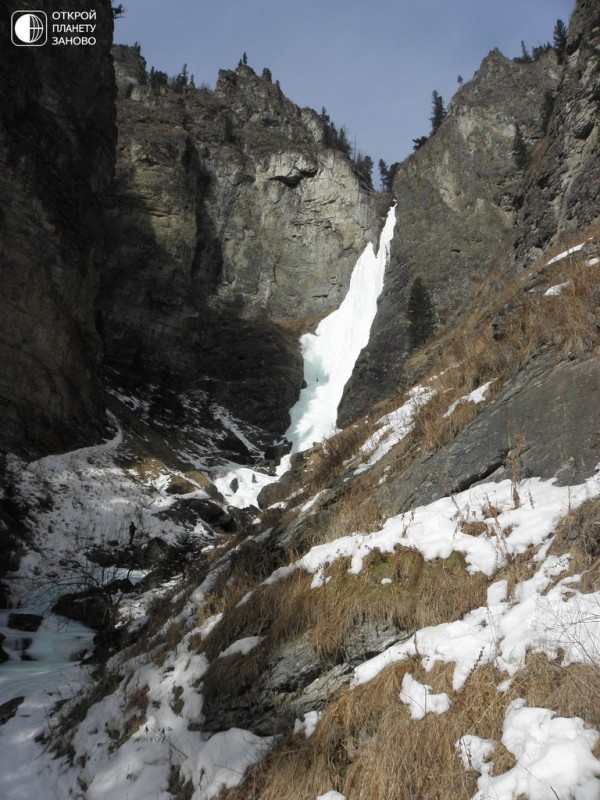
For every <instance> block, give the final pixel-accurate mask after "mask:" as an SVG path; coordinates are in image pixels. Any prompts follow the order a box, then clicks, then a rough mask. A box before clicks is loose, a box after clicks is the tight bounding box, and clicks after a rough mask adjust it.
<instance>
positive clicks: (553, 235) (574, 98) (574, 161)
mask: <svg viewBox="0 0 600 800" xmlns="http://www.w3.org/2000/svg"><path fill="white" fill-rule="evenodd" d="M599 53H600V8H599V7H598V3H597V2H595V0H580V2H578V3H577V6H576V8H575V11H574V13H573V17H572V19H571V22H570V25H569V37H568V43H567V53H566V61H565V65H564V73H563V77H562V80H561V83H560V86H559V87H558V91H557V93H556V96H555V101H554V111H553V114H552V116H551V118H550V120H549V124H548V132H547V136H546V137H545V138H544V139H543V140H542V141H541V142H540V144H539V146H538V148H536V150H535V151H534V152H533V154H532V159H531V165H530V168H529V169H528V171H527V174H526V184H525V187H524V191H523V196H522V197H521V198H520V205H521V208H520V209H519V215H518V223H517V224H518V228H517V230H518V235H517V239H516V246H515V254H514V256H515V263H516V264H517V266H519V267H521V266H525V265H527V264H529V263H531V262H533V261H535V260H536V259H537V258H539V257H540V256H541V255H542V251H543V249H547V248H548V247H549V246H550V245H552V244H553V243H554V242H557V241H559V240H562V241H564V240H566V239H568V237H569V236H570V235H572V234H574V233H576V232H577V231H580V230H582V229H583V228H585V227H586V226H587V225H589V224H590V223H591V222H593V221H594V220H595V219H596V218H597V217H598V214H599V213H600V124H599V113H598V110H599V103H600V93H599V92H600V90H599V88H598V87H599V86H600V55H599Z"/></svg>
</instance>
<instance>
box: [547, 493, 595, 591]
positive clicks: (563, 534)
mask: <svg viewBox="0 0 600 800" xmlns="http://www.w3.org/2000/svg"><path fill="white" fill-rule="evenodd" d="M549 552H550V553H551V554H552V555H562V554H563V553H567V552H568V553H570V554H571V561H570V563H569V574H571V575H575V574H578V575H581V576H582V577H581V580H580V583H579V587H578V588H579V589H580V590H581V591H582V592H585V593H588V592H597V591H598V590H600V498H593V499H591V500H586V501H585V502H584V503H582V504H581V505H580V506H579V507H578V508H576V509H574V510H573V511H571V512H570V513H569V514H567V515H566V516H565V517H563V519H562V520H561V521H560V523H559V525H558V527H557V529H556V532H555V534H554V539H553V542H552V546H551V548H550V551H549Z"/></svg>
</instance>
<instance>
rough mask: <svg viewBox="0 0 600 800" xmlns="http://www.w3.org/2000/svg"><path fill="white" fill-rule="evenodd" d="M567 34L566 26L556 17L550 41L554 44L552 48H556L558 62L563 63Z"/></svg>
mask: <svg viewBox="0 0 600 800" xmlns="http://www.w3.org/2000/svg"><path fill="white" fill-rule="evenodd" d="M567 35H568V30H567V26H566V25H565V23H564V22H563V21H562V19H557V20H556V25H555V26H554V37H553V40H552V43H553V45H554V49H555V50H556V55H557V56H558V63H559V64H562V63H563V61H564V60H565V56H566V54H567Z"/></svg>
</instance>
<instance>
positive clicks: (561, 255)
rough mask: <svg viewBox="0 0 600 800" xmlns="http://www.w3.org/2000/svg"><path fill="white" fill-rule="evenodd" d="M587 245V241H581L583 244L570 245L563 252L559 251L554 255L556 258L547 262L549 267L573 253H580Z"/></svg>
mask: <svg viewBox="0 0 600 800" xmlns="http://www.w3.org/2000/svg"><path fill="white" fill-rule="evenodd" d="M585 245H586V242H581V244H576V245H575V246H574V247H570V248H569V249H568V250H563V252H562V253H559V254H558V255H557V256H554V258H551V259H550V261H548V262H547V263H546V266H547V267H549V266H550V265H551V264H556V263H558V262H559V261H563V260H564V259H565V258H568V257H569V256H572V255H573V253H578V252H579V251H580V250H582V249H583V247H585Z"/></svg>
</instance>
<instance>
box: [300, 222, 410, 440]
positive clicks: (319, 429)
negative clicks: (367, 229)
mask: <svg viewBox="0 0 600 800" xmlns="http://www.w3.org/2000/svg"><path fill="white" fill-rule="evenodd" d="M395 222H396V212H395V206H393V207H392V208H391V209H390V210H389V212H388V216H387V220H386V223H385V225H384V228H383V231H382V232H381V237H380V239H379V250H378V252H377V255H375V250H374V249H373V245H372V244H371V243H369V244H368V245H367V247H366V248H365V250H364V252H363V253H362V255H361V256H360V258H359V259H358V261H357V262H356V266H355V267H354V270H353V272H352V277H351V278H350V286H349V288H348V293H347V294H346V297H345V298H344V300H343V301H342V303H341V305H340V307H339V308H338V309H337V310H336V311H333V312H332V313H331V314H329V316H327V317H325V319H323V320H321V322H320V323H319V325H318V327H317V329H316V331H315V333H314V334H312V333H307V334H305V335H304V336H303V337H302V338H301V340H300V341H301V345H302V355H303V358H304V380H305V382H306V388H305V389H303V390H302V391H301V392H300V397H299V398H298V402H297V403H296V405H295V406H294V407H293V408H292V409H291V411H290V416H291V419H292V422H291V425H290V427H289V429H288V431H287V433H286V436H287V438H288V439H289V440H290V441H291V442H292V451H293V452H298V451H300V450H306V449H307V448H309V447H311V446H312V445H313V443H314V442H320V441H322V440H323V439H326V438H327V437H328V436H332V435H333V434H334V433H335V431H336V425H335V423H336V419H337V409H338V406H339V403H340V400H341V399H342V393H343V391H344V386H345V385H346V383H347V381H348V380H349V378H350V376H351V375H352V370H353V369H354V364H355V363H356V359H357V358H358V355H359V353H360V351H361V350H362V349H363V347H365V345H366V344H367V343H368V341H369V333H370V331H371V324H372V322H373V319H374V318H375V313H376V311H377V298H378V297H379V295H380V293H381V289H382V288H383V275H384V272H385V267H386V264H387V262H388V259H389V254H390V243H391V241H392V237H393V235H394V225H395Z"/></svg>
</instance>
